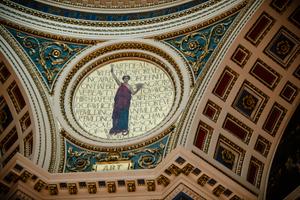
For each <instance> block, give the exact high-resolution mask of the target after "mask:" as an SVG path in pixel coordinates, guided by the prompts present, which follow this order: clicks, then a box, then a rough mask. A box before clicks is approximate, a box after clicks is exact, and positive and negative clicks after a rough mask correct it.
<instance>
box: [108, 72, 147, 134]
mask: <svg viewBox="0 0 300 200" xmlns="http://www.w3.org/2000/svg"><path fill="white" fill-rule="evenodd" d="M111 74H112V77H113V78H114V80H115V81H116V83H117V84H118V86H119V88H118V90H117V92H116V95H115V98H114V109H113V113H112V120H113V127H112V128H111V129H110V131H109V133H110V134H111V135H115V134H118V133H122V134H123V135H127V134H128V133H129V130H128V122H129V108H130V101H131V96H132V95H135V94H136V93H137V92H138V91H140V90H141V89H142V87H143V84H141V83H138V84H136V89H133V88H132V87H131V86H130V85H129V83H128V81H129V80H130V76H129V75H124V76H123V77H122V80H123V82H121V81H120V80H119V79H118V78H117V76H116V75H115V73H114V68H113V67H111Z"/></svg>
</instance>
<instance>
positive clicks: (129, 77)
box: [72, 59, 175, 140]
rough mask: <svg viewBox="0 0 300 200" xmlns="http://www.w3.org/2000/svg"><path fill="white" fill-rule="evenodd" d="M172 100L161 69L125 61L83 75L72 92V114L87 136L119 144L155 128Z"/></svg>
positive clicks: (173, 94)
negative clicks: (118, 142) (73, 92)
mask: <svg viewBox="0 0 300 200" xmlns="http://www.w3.org/2000/svg"><path fill="white" fill-rule="evenodd" d="M174 98H175V92H174V86H173V82H172V80H171V78H170V77H169V76H168V74H167V73H166V72H165V71H164V70H163V69H161V68H160V67H158V66H156V65H154V64H152V63H150V62H147V61H143V60H134V59H128V60H122V61H115V62H112V63H109V64H106V65H104V66H101V67H99V68H97V69H96V70H94V71H92V72H91V73H89V74H88V75H86V76H85V77H84V78H83V79H82V80H81V81H80V83H79V84H78V86H77V88H76V90H75V94H74V96H73V102H72V104H73V106H72V110H73V115H74V117H75V119H76V121H77V123H78V124H79V125H80V126H81V128H82V129H84V130H85V131H86V132H87V133H89V134H91V135H93V136H96V137H98V138H103V139H112V140H123V139H129V138H134V137H137V136H141V135H143V134H146V133H147V132H149V131H150V130H151V129H153V128H154V127H156V126H158V125H159V124H160V123H161V122H162V121H163V120H164V119H165V118H166V116H167V115H168V113H169V112H170V110H171V108H172V105H173V103H174Z"/></svg>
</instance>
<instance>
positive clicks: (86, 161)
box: [61, 135, 168, 172]
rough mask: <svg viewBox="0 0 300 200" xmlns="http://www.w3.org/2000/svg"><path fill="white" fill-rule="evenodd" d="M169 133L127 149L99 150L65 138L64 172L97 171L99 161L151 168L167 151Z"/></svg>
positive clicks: (136, 167) (138, 167)
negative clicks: (135, 147) (146, 143)
mask: <svg viewBox="0 0 300 200" xmlns="http://www.w3.org/2000/svg"><path fill="white" fill-rule="evenodd" d="M167 141H168V135H167V136H165V137H163V138H162V139H160V140H158V141H156V142H154V143H152V144H150V145H148V146H145V147H142V148H137V149H133V150H127V151H113V150H110V151H109V152H97V151H91V150H87V149H83V148H81V147H78V146H76V145H74V144H72V143H71V142H69V141H68V140H65V149H64V152H65V154H64V155H65V163H61V165H63V166H64V170H63V172H87V171H95V170H96V169H94V168H95V164H96V163H97V162H102V163H105V162H107V163H109V162H116V163H117V162H124V161H128V162H130V163H131V167H130V169H151V168H154V167H155V166H156V165H158V164H159V163H160V162H161V160H162V158H163V156H164V152H165V146H166V143H167Z"/></svg>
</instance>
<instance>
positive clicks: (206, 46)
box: [165, 15, 236, 79]
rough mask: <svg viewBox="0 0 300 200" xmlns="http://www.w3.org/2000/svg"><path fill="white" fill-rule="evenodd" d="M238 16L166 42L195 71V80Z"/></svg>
mask: <svg viewBox="0 0 300 200" xmlns="http://www.w3.org/2000/svg"><path fill="white" fill-rule="evenodd" d="M235 17H236V15H233V16H230V17H229V18H227V19H225V20H222V21H219V22H218V23H217V24H213V25H211V26H208V27H205V28H204V29H201V30H197V31H195V32H192V33H189V34H186V35H181V36H178V37H176V38H171V39H168V40H165V42H167V43H169V44H170V45H172V46H173V47H175V48H176V49H177V50H178V51H180V52H181V53H182V54H183V55H184V57H185V58H186V59H187V61H188V62H189V65H190V66H191V68H192V69H193V72H194V76H195V79H197V77H198V76H199V75H200V74H201V72H202V71H203V68H204V66H205V64H206V62H207V61H208V59H209V58H210V56H211V54H212V53H213V52H214V50H215V48H216V47H217V46H218V44H219V43H220V41H221V40H222V37H223V36H224V35H225V33H226V31H227V29H228V28H229V27H230V25H231V24H232V22H233V21H234V19H235Z"/></svg>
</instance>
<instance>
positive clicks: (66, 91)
mask: <svg viewBox="0 0 300 200" xmlns="http://www.w3.org/2000/svg"><path fill="white" fill-rule="evenodd" d="M98 46H99V47H94V48H93V49H89V50H86V52H88V53H87V54H85V53H84V52H83V55H82V56H81V57H80V58H79V57H77V59H74V60H73V61H71V62H70V63H68V66H72V67H68V66H67V67H66V69H69V70H66V71H64V72H63V74H62V75H61V77H59V80H58V83H57V85H62V86H61V87H60V88H57V89H56V91H55V99H56V101H57V105H60V110H59V111H58V110H57V112H58V113H57V114H56V115H57V116H59V117H58V118H59V121H60V124H61V126H62V127H64V128H65V130H66V132H68V133H73V137H75V138H77V139H79V138H81V139H79V141H82V142H86V143H87V144H93V145H95V146H102V145H103V146H106V147H107V146H114V145H116V144H117V143H120V142H122V145H126V146H127V145H128V144H129V143H132V142H134V143H138V142H142V141H143V140H145V139H146V138H147V139H146V140H148V139H150V138H152V137H155V136H158V137H161V136H159V135H161V134H162V135H164V130H166V128H167V127H170V126H171V125H172V124H173V123H174V122H175V121H174V120H176V119H177V117H178V115H179V114H180V112H181V111H182V109H183V107H184V104H185V100H184V99H186V98H187V95H188V93H189V89H190V86H191V82H190V81H189V80H191V78H188V74H187V73H186V71H183V69H185V70H186V69H187V66H186V65H185V62H184V61H183V60H182V58H181V57H180V56H178V54H177V53H176V52H175V51H174V50H172V49H169V48H168V47H167V46H166V45H163V44H162V43H158V42H155V41H152V40H131V41H130V40H128V41H122V42H121V43H120V42H119V41H115V42H107V43H102V44H99V45H98ZM124 59H138V60H146V61H147V62H151V63H154V64H155V65H157V66H159V67H160V68H161V69H163V70H164V71H165V72H166V73H167V74H168V76H169V77H170V79H171V80H172V82H173V85H174V89H175V90H174V94H175V96H174V102H173V106H172V108H171V110H170V112H169V113H168V115H167V116H166V117H165V118H164V120H163V121H162V122H161V123H159V124H158V125H157V126H156V127H155V128H153V129H151V130H149V131H148V132H146V133H144V134H143V135H141V136H136V137H134V138H128V139H126V140H124V139H122V140H120V141H119V140H112V139H105V138H101V139H100V138H97V137H95V136H93V135H91V134H89V133H87V132H86V131H85V130H83V129H82V128H81V127H80V126H78V124H77V122H76V120H75V118H74V115H73V114H72V113H73V112H72V110H73V105H72V104H73V103H72V102H73V95H74V92H75V89H76V87H77V85H78V83H79V82H80V81H81V79H82V78H84V77H85V76H86V74H88V73H90V72H91V71H92V70H94V69H96V68H97V67H101V66H104V65H105V64H107V63H112V62H114V61H118V60H124ZM59 82H60V83H61V84H59ZM60 113H61V114H60ZM60 116H62V117H60ZM143 138H144V139H143Z"/></svg>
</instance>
